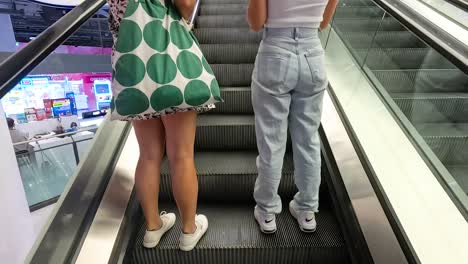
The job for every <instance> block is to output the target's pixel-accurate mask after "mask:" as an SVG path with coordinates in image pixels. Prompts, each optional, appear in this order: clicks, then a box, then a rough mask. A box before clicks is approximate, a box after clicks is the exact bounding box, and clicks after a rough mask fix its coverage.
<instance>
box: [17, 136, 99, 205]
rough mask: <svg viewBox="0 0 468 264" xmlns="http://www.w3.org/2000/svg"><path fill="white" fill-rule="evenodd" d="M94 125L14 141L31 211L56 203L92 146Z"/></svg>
mask: <svg viewBox="0 0 468 264" xmlns="http://www.w3.org/2000/svg"><path fill="white" fill-rule="evenodd" d="M96 129H97V127H89V128H86V129H80V130H77V131H74V132H70V133H64V134H59V135H53V136H46V137H43V138H40V139H34V140H29V141H24V142H18V143H15V144H13V145H14V146H17V147H18V146H19V147H20V148H22V149H25V150H22V151H18V152H17V153H16V159H17V161H18V167H19V170H20V174H21V178H22V181H23V186H24V190H25V193H26V198H27V201H28V204H29V208H30V210H31V211H35V210H38V209H40V208H43V207H45V206H47V205H50V204H53V203H55V202H56V201H57V200H58V198H59V197H60V195H61V194H62V192H63V190H64V188H65V185H66V184H67V182H68V180H69V178H70V176H71V175H73V173H74V171H75V169H76V167H77V165H78V164H79V162H80V160H81V159H83V158H84V157H85V155H86V154H87V153H88V151H89V148H90V147H91V146H90V144H91V140H92V139H93V138H94V131H96Z"/></svg>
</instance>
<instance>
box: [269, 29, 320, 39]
mask: <svg viewBox="0 0 468 264" xmlns="http://www.w3.org/2000/svg"><path fill="white" fill-rule="evenodd" d="M318 34H319V32H318V29H317V28H304V27H293V28H265V29H264V30H263V37H264V38H265V37H286V38H292V39H305V38H312V37H318Z"/></svg>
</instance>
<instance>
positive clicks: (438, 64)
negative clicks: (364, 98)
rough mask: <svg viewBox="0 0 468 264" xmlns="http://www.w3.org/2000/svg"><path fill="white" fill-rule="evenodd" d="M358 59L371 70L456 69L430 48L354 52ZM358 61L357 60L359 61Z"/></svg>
mask: <svg viewBox="0 0 468 264" xmlns="http://www.w3.org/2000/svg"><path fill="white" fill-rule="evenodd" d="M354 54H355V55H356V56H357V57H358V58H359V59H364V58H365V59H366V65H367V67H369V68H370V69H371V70H400V69H455V68H456V67H455V66H454V65H453V64H452V63H451V62H450V61H449V60H447V59H446V58H445V57H443V56H442V55H440V54H439V53H436V52H433V50H432V49H430V48H404V49H403V48H392V49H388V48H385V49H382V48H373V49H371V50H370V51H369V50H367V49H362V50H356V51H355V52H354ZM359 59H358V60H359Z"/></svg>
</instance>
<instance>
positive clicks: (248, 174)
mask: <svg viewBox="0 0 468 264" xmlns="http://www.w3.org/2000/svg"><path fill="white" fill-rule="evenodd" d="M256 158H257V152H196V153H195V164H196V167H197V174H198V182H199V193H198V200H199V201H200V202H209V201H219V202H253V196H252V194H253V189H254V185H255V179H256V178H257V167H256ZM293 173H294V166H293V161H292V154H290V153H287V154H286V155H285V158H284V164H283V176H282V179H281V184H280V187H279V189H278V194H279V195H280V196H281V197H282V198H283V199H287V200H290V199H292V197H293V196H294V194H295V193H296V192H297V189H296V186H295V185H294V176H293ZM324 191H326V187H325V184H322V187H321V192H324ZM321 197H326V195H321ZM159 199H160V201H173V196H172V189H171V181H170V176H169V162H168V161H167V159H165V160H164V161H163V164H162V167H161V187H160V196H159ZM325 201H326V199H324V200H323V201H322V202H325Z"/></svg>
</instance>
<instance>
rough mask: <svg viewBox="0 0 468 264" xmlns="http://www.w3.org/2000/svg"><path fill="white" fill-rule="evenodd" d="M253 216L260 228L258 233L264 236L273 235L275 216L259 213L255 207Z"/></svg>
mask: <svg viewBox="0 0 468 264" xmlns="http://www.w3.org/2000/svg"><path fill="white" fill-rule="evenodd" d="M254 216H255V220H257V223H258V225H259V226H260V231H262V232H263V233H265V234H273V233H275V232H276V216H275V215H274V214H264V213H261V212H260V211H259V210H258V209H257V207H256V206H255V210H254Z"/></svg>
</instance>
